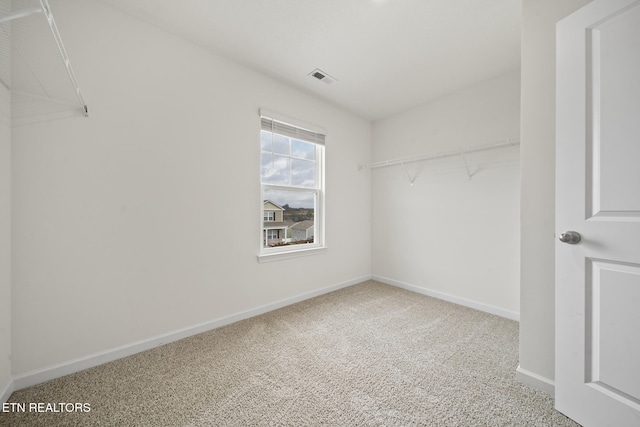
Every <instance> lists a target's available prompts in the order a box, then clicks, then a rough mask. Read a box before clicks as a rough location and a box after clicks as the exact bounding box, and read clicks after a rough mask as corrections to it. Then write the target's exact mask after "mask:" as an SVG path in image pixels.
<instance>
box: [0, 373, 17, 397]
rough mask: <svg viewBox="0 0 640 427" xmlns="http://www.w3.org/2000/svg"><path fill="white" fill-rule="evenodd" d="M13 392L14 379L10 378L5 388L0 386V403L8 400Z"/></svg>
mask: <svg viewBox="0 0 640 427" xmlns="http://www.w3.org/2000/svg"><path fill="white" fill-rule="evenodd" d="M13 392H14V390H13V380H12V379H11V378H9V382H8V383H7V384H6V385H5V386H4V387H3V388H0V403H5V402H6V401H8V400H9V398H10V397H11V393H13Z"/></svg>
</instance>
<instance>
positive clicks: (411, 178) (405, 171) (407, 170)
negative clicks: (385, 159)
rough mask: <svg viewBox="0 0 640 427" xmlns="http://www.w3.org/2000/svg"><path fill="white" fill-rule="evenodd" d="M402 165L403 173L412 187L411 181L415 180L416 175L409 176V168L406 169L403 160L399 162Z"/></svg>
mask: <svg viewBox="0 0 640 427" xmlns="http://www.w3.org/2000/svg"><path fill="white" fill-rule="evenodd" d="M400 164H401V165H402V167H403V168H404V173H406V174H407V178H409V183H410V184H411V186H412V187H413V182H414V181H415V180H416V177H417V175H416V176H414V177H411V174H410V173H409V169H407V165H405V164H404V162H402V163H400Z"/></svg>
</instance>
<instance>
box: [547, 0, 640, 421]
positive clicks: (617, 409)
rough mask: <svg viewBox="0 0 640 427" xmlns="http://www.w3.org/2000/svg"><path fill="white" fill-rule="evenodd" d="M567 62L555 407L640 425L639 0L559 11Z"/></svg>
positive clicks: (560, 110)
mask: <svg viewBox="0 0 640 427" xmlns="http://www.w3.org/2000/svg"><path fill="white" fill-rule="evenodd" d="M556 66H557V76H556V77H557V83H556V84H557V86H556V93H557V98H556V101H557V109H556V145H557V151H556V232H557V237H562V233H565V232H567V231H574V232H576V233H577V234H571V233H567V234H565V236H564V238H563V240H565V242H562V241H560V239H558V241H557V243H556V372H555V380H556V388H555V393H556V395H555V397H556V408H557V409H558V410H559V411H561V412H563V413H564V414H566V415H567V416H569V417H571V418H573V419H574V420H576V421H577V422H579V423H580V424H582V425H584V426H587V427H588V426H616V427H623V426H640V1H638V0H595V1H594V2H592V3H590V4H588V5H587V6H585V7H584V8H582V9H580V10H578V11H577V12H575V13H574V14H572V15H571V16H569V17H567V18H565V19H563V20H562V21H560V22H559V23H558V26H557V63H556ZM578 234H579V235H581V240H580V241H579V242H577V243H576V242H575V240H574V241H572V237H574V238H575V237H577V235H578ZM576 240H577V239H576Z"/></svg>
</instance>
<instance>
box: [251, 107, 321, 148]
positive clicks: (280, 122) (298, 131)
mask: <svg viewBox="0 0 640 427" xmlns="http://www.w3.org/2000/svg"><path fill="white" fill-rule="evenodd" d="M260 115H261V117H260V127H261V128H262V130H265V131H268V132H273V133H277V134H280V135H284V136H288V137H290V138H295V139H299V140H301V141H307V142H312V143H314V144H318V145H324V141H325V132H324V131H323V130H322V129H320V128H317V127H316V129H313V128H314V127H315V126H312V125H305V124H301V125H298V124H292V123H290V122H292V121H294V120H287V119H286V118H283V119H280V118H277V117H275V118H274V117H272V116H273V115H274V114H267V113H266V112H263V111H260ZM285 120H286V121H285Z"/></svg>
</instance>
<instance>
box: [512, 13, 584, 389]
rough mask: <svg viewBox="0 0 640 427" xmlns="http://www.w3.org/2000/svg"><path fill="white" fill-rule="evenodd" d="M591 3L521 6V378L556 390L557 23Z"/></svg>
mask: <svg viewBox="0 0 640 427" xmlns="http://www.w3.org/2000/svg"><path fill="white" fill-rule="evenodd" d="M587 3H589V0H564V1H561V2H559V1H554V0H544V1H541V0H523V2H522V14H523V16H522V25H523V28H522V117H521V123H522V133H521V140H522V146H521V150H522V179H521V181H522V188H521V192H522V199H521V206H520V212H521V223H522V225H521V249H520V250H521V261H520V262H521V273H520V301H521V302H520V366H519V368H518V369H519V379H520V380H521V381H524V382H526V383H528V384H530V385H533V386H535V387H537V388H540V389H543V390H545V391H547V392H550V393H552V392H553V379H554V357H555V356H554V354H555V346H554V336H555V334H554V322H555V316H554V309H555V307H554V304H555V297H554V268H555V263H554V238H555V237H554V232H555V230H554V224H555V220H554V217H555V170H554V168H555V25H556V22H558V21H559V20H560V19H562V18H564V17H565V16H567V15H569V14H571V12H573V11H575V10H577V9H579V8H580V7H581V6H583V5H585V4H587Z"/></svg>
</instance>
